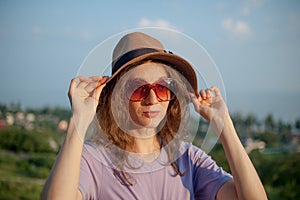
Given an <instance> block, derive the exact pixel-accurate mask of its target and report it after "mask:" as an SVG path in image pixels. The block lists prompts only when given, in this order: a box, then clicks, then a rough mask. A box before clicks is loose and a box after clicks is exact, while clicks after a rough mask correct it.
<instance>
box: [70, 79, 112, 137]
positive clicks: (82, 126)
mask: <svg viewBox="0 0 300 200" xmlns="http://www.w3.org/2000/svg"><path fill="white" fill-rule="evenodd" d="M107 80H108V77H102V76H93V77H89V78H87V77H82V76H79V77H76V78H74V79H72V81H71V84H70V88H69V93H68V96H69V100H70V103H71V107H72V111H73V118H74V122H75V125H76V127H77V131H78V132H79V133H80V135H82V134H83V136H84V135H85V132H86V129H87V128H88V126H89V125H90V123H91V122H92V120H93V118H94V116H95V113H96V108H97V105H98V101H99V97H100V94H101V91H102V89H103V88H104V86H105V84H106V82H107Z"/></svg>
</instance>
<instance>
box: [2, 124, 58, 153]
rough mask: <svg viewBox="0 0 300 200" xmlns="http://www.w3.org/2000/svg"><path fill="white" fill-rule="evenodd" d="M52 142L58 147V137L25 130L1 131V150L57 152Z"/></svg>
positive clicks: (52, 134)
mask: <svg viewBox="0 0 300 200" xmlns="http://www.w3.org/2000/svg"><path fill="white" fill-rule="evenodd" d="M51 141H55V142H56V144H57V145H58V143H59V141H58V135H57V134H54V133H41V132H37V131H27V130H23V129H16V128H13V129H4V130H1V131H0V149H7V150H11V151H15V152H53V153H55V152H57V150H58V148H55V147H53V146H51V143H50V142H51Z"/></svg>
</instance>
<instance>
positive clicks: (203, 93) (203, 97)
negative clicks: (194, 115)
mask: <svg viewBox="0 0 300 200" xmlns="http://www.w3.org/2000/svg"><path fill="white" fill-rule="evenodd" d="M199 94H200V97H201V98H202V100H203V99H206V97H207V96H206V91H205V90H200V92H199Z"/></svg>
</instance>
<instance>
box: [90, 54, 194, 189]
mask: <svg viewBox="0 0 300 200" xmlns="http://www.w3.org/2000/svg"><path fill="white" fill-rule="evenodd" d="M145 62H154V63H161V64H164V65H162V67H164V68H165V71H166V73H167V74H168V76H169V78H174V79H175V80H176V83H177V84H176V88H175V90H176V91H173V92H175V94H176V95H175V98H174V99H173V100H171V101H170V102H169V106H168V109H167V113H166V119H165V120H163V122H162V123H164V124H163V125H162V128H161V130H160V131H159V132H158V133H157V136H158V139H159V141H160V144H161V147H163V146H164V145H166V146H165V147H166V152H167V154H168V159H169V161H170V165H171V166H172V168H173V169H174V171H175V175H180V176H183V175H184V172H182V169H179V165H178V163H176V161H175V160H176V159H175V157H176V156H177V155H176V152H174V151H175V150H178V145H179V143H180V141H181V139H182V138H181V137H183V136H184V135H185V134H186V131H187V130H186V129H185V125H186V124H187V120H188V117H189V116H188V115H189V113H188V108H187V106H188V104H189V98H188V95H189V94H188V92H190V88H189V87H187V84H188V83H187V81H186V80H185V79H184V78H182V76H181V75H180V74H179V73H178V72H177V71H176V70H174V69H173V68H172V66H168V64H167V63H163V62H161V61H156V60H144V61H140V62H137V63H134V64H132V65H130V66H128V67H127V68H125V69H124V70H123V71H122V72H120V73H119V74H118V75H117V76H116V77H114V78H113V79H112V80H111V81H109V82H108V83H107V84H106V86H105V87H104V88H103V90H102V92H101V95H100V99H99V103H98V106H97V110H96V114H97V118H98V122H99V125H100V127H101V129H102V131H103V132H104V134H105V136H106V138H107V139H108V140H109V142H110V143H111V144H112V145H116V146H117V147H118V148H120V149H122V151H116V152H115V154H116V155H114V159H113V160H112V162H113V164H114V166H115V167H116V169H114V174H115V176H116V177H117V178H118V179H119V180H120V181H121V183H123V184H128V185H133V183H132V181H133V178H132V176H130V174H128V173H126V172H125V170H124V167H125V166H129V167H133V166H132V165H131V163H129V161H128V155H127V153H126V150H127V149H129V147H132V146H133V145H134V137H133V136H131V135H130V134H128V133H126V132H124V131H123V130H122V129H121V128H120V127H119V125H118V124H117V123H116V121H115V120H114V116H115V115H116V114H115V113H113V112H112V106H111V102H112V93H113V90H114V88H115V86H116V84H117V82H118V81H119V80H120V78H121V77H122V76H123V75H124V74H126V73H127V72H128V71H129V70H131V69H132V68H134V67H136V66H139V65H141V64H143V63H145ZM118 92H120V94H119V93H118V96H119V97H120V98H119V99H118V101H120V103H118V104H117V105H114V106H118V107H117V108H114V111H117V112H118V113H117V115H119V116H121V119H123V120H124V121H125V123H126V121H127V122H128V123H129V119H128V108H127V107H126V106H124V105H126V104H125V103H126V100H125V99H126V94H125V91H124V90H120V91H119V90H118ZM122 97H124V98H122ZM127 102H128V100H127ZM181 126H182V127H181ZM178 130H180V132H179V131H178ZM93 141H94V142H98V143H99V142H100V143H101V141H100V137H97V136H96V137H94V138H93ZM106 145H107V143H106Z"/></svg>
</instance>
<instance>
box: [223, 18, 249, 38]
mask: <svg viewBox="0 0 300 200" xmlns="http://www.w3.org/2000/svg"><path fill="white" fill-rule="evenodd" d="M221 25H222V28H223V29H224V30H225V31H226V32H227V33H229V36H230V38H239V39H245V38H247V37H249V36H250V35H251V28H250V26H249V25H248V24H247V23H246V22H244V21H241V20H237V21H234V20H232V19H231V18H228V19H225V20H223V21H222V24H221Z"/></svg>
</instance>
